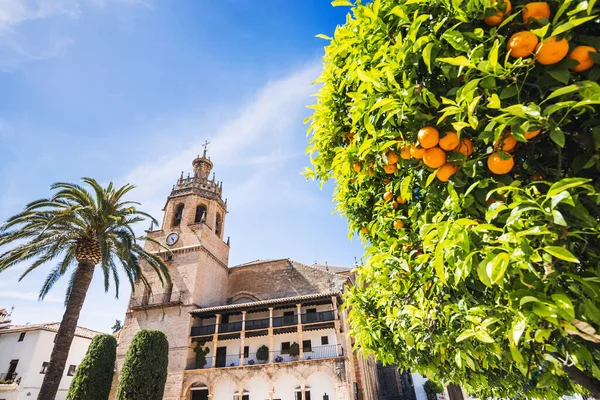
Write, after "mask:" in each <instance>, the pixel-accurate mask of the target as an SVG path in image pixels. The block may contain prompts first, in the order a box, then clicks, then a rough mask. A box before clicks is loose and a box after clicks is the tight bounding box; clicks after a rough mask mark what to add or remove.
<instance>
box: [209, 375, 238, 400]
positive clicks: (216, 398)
mask: <svg viewBox="0 0 600 400" xmlns="http://www.w3.org/2000/svg"><path fill="white" fill-rule="evenodd" d="M237 390H238V388H237V386H236V384H235V383H233V381H232V380H231V379H228V378H225V379H223V380H220V381H218V382H216V383H215V392H214V395H213V400H231V399H233V398H234V397H233V395H234V393H236V392H237Z"/></svg>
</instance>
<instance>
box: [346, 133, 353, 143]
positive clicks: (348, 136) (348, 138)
mask: <svg viewBox="0 0 600 400" xmlns="http://www.w3.org/2000/svg"><path fill="white" fill-rule="evenodd" d="M344 139H346V140H348V141H349V142H350V143H352V142H353V141H354V132H348V133H346V135H345V136H344Z"/></svg>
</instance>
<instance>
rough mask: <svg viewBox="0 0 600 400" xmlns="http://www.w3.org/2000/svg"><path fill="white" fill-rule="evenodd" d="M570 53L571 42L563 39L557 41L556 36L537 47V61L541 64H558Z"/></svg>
mask: <svg viewBox="0 0 600 400" xmlns="http://www.w3.org/2000/svg"><path fill="white" fill-rule="evenodd" d="M568 52H569V42H567V39H565V38H563V39H561V40H556V36H552V37H550V38H548V39H545V40H544V41H543V42H542V43H539V44H538V45H537V46H536V47H535V59H536V61H537V62H539V63H540V64H544V65H552V64H556V63H557V62H559V61H560V60H562V59H563V58H565V56H566V55H567V53H568Z"/></svg>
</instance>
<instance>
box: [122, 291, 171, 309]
mask: <svg viewBox="0 0 600 400" xmlns="http://www.w3.org/2000/svg"><path fill="white" fill-rule="evenodd" d="M181 299H182V293H181V292H167V293H156V294H151V295H148V296H140V297H132V298H131V300H130V302H129V306H130V307H131V308H142V307H154V306H160V305H163V304H171V303H180V302H181Z"/></svg>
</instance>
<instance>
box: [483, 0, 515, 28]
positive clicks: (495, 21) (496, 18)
mask: <svg viewBox="0 0 600 400" xmlns="http://www.w3.org/2000/svg"><path fill="white" fill-rule="evenodd" d="M494 3H496V2H494ZM503 4H505V5H506V9H505V10H506V11H505V12H502V10H499V9H496V14H494V15H490V16H488V17H485V18H484V19H483V22H485V23H486V25H489V26H498V25H500V24H501V23H502V21H503V20H504V17H505V16H507V15H508V14H509V13H510V10H512V4H510V1H509V0H506V1H504V2H503Z"/></svg>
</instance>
